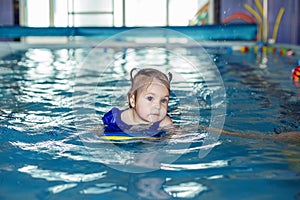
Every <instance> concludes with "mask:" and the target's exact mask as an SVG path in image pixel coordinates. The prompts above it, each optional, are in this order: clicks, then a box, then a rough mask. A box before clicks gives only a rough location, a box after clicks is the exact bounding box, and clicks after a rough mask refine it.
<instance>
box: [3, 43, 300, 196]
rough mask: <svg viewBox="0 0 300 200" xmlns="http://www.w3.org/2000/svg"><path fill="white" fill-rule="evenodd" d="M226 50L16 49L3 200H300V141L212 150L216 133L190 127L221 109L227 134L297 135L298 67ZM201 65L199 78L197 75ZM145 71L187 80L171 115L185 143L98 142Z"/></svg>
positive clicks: (290, 61)
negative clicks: (110, 114)
mask: <svg viewBox="0 0 300 200" xmlns="http://www.w3.org/2000/svg"><path fill="white" fill-rule="evenodd" d="M225 46H227V45H225ZM225 46H224V45H223V44H222V43H213V44H212V45H208V46H206V47H205V49H204V50H203V49H202V48H201V47H198V46H183V45H179V46H176V45H175V46H171V47H166V46H159V47H156V46H155V45H154V46H151V45H149V44H148V45H147V46H146V47H145V46H143V45H140V46H136V45H135V44H134V45H132V46H131V45H128V44H125V45H123V46H122V45H119V46H117V45H112V46H106V47H103V46H97V47H95V46H94V47H89V46H87V45H82V46H80V45H77V46H76V45H73V46H66V45H65V46H64V45H62V46H51V45H49V46H48V47H37V46H30V45H28V46H26V47H25V48H21V47H19V48H13V47H12V46H11V45H7V47H8V48H7V49H9V50H7V49H6V50H7V51H8V52H11V53H8V54H6V55H5V56H4V57H3V58H2V60H1V61H0V68H1V70H0V77H1V82H0V90H1V93H0V95H1V102H0V108H1V110H0V119H1V121H0V133H1V135H0V141H1V164H0V169H1V193H0V195H1V199H21V198H22V199H67V198H73V199H117V198H118V199H299V198H300V197H299V196H300V189H299V188H300V175H299V173H300V165H299V163H300V155H299V150H300V146H299V142H298V143H289V142H280V141H274V140H262V139H255V138H252V139H251V138H245V137H233V136H230V135H220V137H216V140H213V141H211V142H210V143H207V144H205V138H207V137H209V133H208V132H207V131H205V130H195V129H194V130H193V129H192V130H190V129H185V127H187V128H189V126H195V125H198V123H200V124H201V125H205V126H208V125H209V124H210V123H211V120H212V119H211V116H212V115H213V114H212V110H214V109H215V108H216V107H219V106H221V108H222V109H225V108H224V107H223V106H224V104H226V110H225V113H224V116H223V117H224V118H225V123H224V127H223V129H224V130H227V131H231V132H240V133H244V134H255V135H257V136H258V137H259V136H261V135H271V136H272V135H276V132H286V131H299V121H300V119H299V118H300V105H299V102H300V101H299V98H300V90H299V88H297V87H295V86H294V85H293V83H292V81H291V79H290V74H291V70H292V69H293V68H294V67H296V64H297V58H296V57H288V56H279V55H274V54H269V53H268V54H265V55H264V54H254V53H251V52H249V53H242V52H239V51H229V50H228V48H227V47H225ZM206 52H207V53H208V54H206ZM179 55H180V56H179ZM296 55H297V54H296ZM87 58H88V59H87ZM185 58H187V59H185ZM111 60H113V62H111ZM209 60H211V61H213V63H215V65H216V66H217V69H218V70H219V72H220V75H221V78H222V83H223V84H224V89H225V92H226V98H225V96H222V98H224V99H222V98H220V99H217V101H213V100H212V95H213V93H214V92H215V91H218V90H219V89H221V88H219V86H220V84H219V83H220V82H217V81H216V80H215V79H214V75H215V74H214V73H211V72H210V71H209V70H207V69H208V68H205V66H206V67H207V65H211V64H212V63H210V62H209ZM188 61H192V64H191V63H189V62H188ZM194 64H196V65H197V67H196V69H200V70H201V69H202V70H203V71H202V72H201V74H199V73H198V72H199V71H197V70H196V71H193V70H187V69H193V68H191V65H194ZM136 65H141V66H145V65H150V66H154V67H157V68H160V69H164V70H166V71H168V70H175V74H176V73H177V75H178V78H177V81H175V82H174V83H173V85H172V91H173V93H172V94H173V96H172V98H171V101H170V110H169V112H170V115H171V116H172V118H173V120H174V121H175V123H176V124H179V125H180V126H181V127H182V128H181V133H180V134H179V136H177V137H173V138H171V139H169V140H164V141H133V142H123V143H119V144H115V143H110V142H109V141H103V140H101V139H100V138H97V134H95V132H97V131H98V127H97V125H98V124H99V123H101V116H102V115H103V114H104V113H105V112H106V111H108V110H109V109H110V108H111V106H114V105H115V106H119V107H126V106H127V104H126V101H125V100H124V97H125V96H124V95H126V92H127V88H128V86H129V80H128V72H129V70H130V69H131V68H132V67H133V66H136ZM104 69H105V70H104ZM203 77H205V79H203ZM219 81H220V80H219ZM191 84H192V85H191ZM214 86H216V87H214ZM219 94H222V93H219ZM194 98H196V101H194V100H195V99H194ZM223 100H224V101H225V102H224V101H223ZM192 102H196V104H195V105H196V106H194V104H193V103H192ZM222 105H223V106H222ZM194 113H196V114H194ZM218 114H220V113H218ZM221 114H222V113H221ZM281 134H284V133H281ZM97 139H99V140H97ZM161 149H162V150H163V151H161ZM156 152H159V153H161V152H165V155H158V154H157V153H156ZM200 152H205V153H204V154H205V155H204V156H199V154H200ZM132 155H139V156H140V157H134V156H133V157H132ZM128 163H129V164H128Z"/></svg>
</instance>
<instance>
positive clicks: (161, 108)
mask: <svg viewBox="0 0 300 200" xmlns="http://www.w3.org/2000/svg"><path fill="white" fill-rule="evenodd" d="M169 96H170V94H169V91H168V89H167V88H166V87H165V86H164V85H163V84H162V83H161V82H159V81H158V80H156V79H153V81H152V82H151V84H150V85H148V84H147V85H146V86H144V87H142V88H140V89H138V91H137V96H136V97H134V96H132V97H131V98H130V104H131V106H132V107H133V108H134V110H135V113H136V116H135V119H134V120H135V122H136V123H154V122H157V121H161V120H162V119H164V118H165V116H166V115H167V110H168V103H169Z"/></svg>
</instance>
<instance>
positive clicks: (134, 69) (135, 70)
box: [130, 67, 140, 82]
mask: <svg viewBox="0 0 300 200" xmlns="http://www.w3.org/2000/svg"><path fill="white" fill-rule="evenodd" d="M139 71H140V68H137V67H135V68H133V69H132V70H131V71H130V80H131V82H132V81H133V78H134V77H135V75H136V74H137V73H138V72H139ZM134 72H135V74H133V73H134Z"/></svg>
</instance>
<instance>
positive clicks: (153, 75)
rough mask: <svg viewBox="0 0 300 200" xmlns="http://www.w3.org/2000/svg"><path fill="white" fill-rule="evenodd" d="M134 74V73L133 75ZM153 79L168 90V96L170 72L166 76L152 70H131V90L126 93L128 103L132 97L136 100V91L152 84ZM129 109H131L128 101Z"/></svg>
mask: <svg viewBox="0 0 300 200" xmlns="http://www.w3.org/2000/svg"><path fill="white" fill-rule="evenodd" d="M134 72H136V74H135V75H134ZM153 79H156V80H158V81H159V82H161V84H163V85H164V86H165V87H166V88H167V89H168V91H169V94H170V88H171V87H170V82H171V80H172V73H171V72H168V76H167V75H166V74H164V73H162V72H161V71H159V70H157V69H153V68H144V69H138V68H133V69H132V70H131V71H130V80H131V88H130V90H129V91H128V93H127V98H128V101H129V99H130V97H131V96H132V95H134V97H135V98H136V96H137V91H138V89H140V88H143V87H144V86H149V85H150V84H151V83H152V81H153ZM129 107H130V108H131V107H132V106H131V104H130V101H129Z"/></svg>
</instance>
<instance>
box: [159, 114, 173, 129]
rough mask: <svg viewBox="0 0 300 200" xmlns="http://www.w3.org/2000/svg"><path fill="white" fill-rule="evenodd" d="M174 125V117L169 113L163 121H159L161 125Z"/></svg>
mask: <svg viewBox="0 0 300 200" xmlns="http://www.w3.org/2000/svg"><path fill="white" fill-rule="evenodd" d="M171 125H173V121H172V119H171V118H170V116H169V115H167V116H166V117H165V118H164V119H163V120H162V121H160V123H159V127H161V128H162V127H166V126H171Z"/></svg>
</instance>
